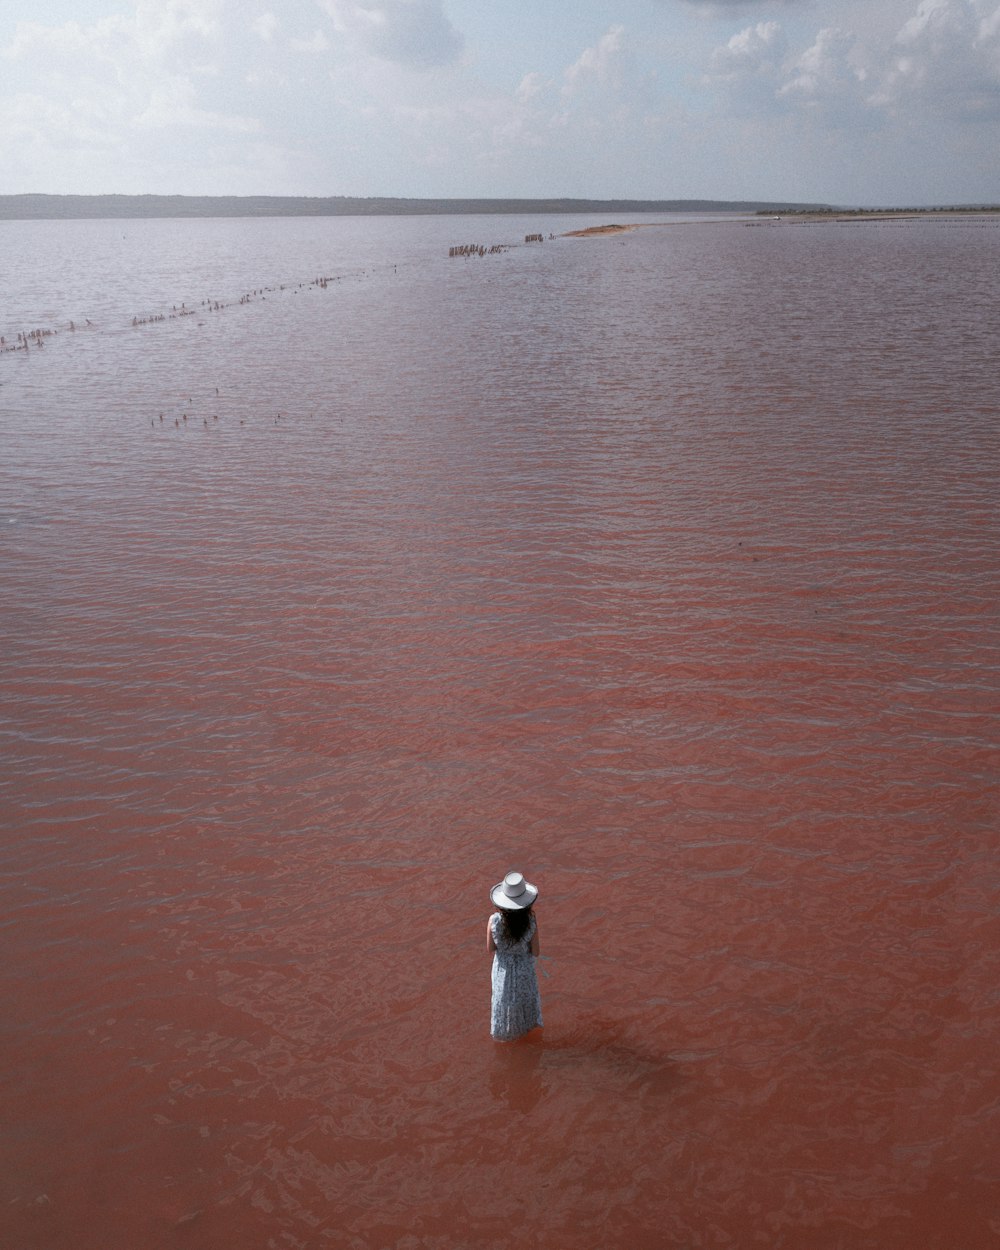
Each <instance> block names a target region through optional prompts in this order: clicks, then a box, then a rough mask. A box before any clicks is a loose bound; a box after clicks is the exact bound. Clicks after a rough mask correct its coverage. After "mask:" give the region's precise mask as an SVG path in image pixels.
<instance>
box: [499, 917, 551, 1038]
mask: <svg viewBox="0 0 1000 1250" xmlns="http://www.w3.org/2000/svg"><path fill="white" fill-rule="evenodd" d="M536 928H537V921H536V920H535V917H534V916H532V917H531V919H530V921H529V922H528V928H527V931H526V932H525V933H524V935H523V936H522V937H520V938H519V939H518V940H517V941H516V942H511V941H509V940H508V938H507V936H506V934H505V932H504V928H503V922H502V920H501V918H500V915H499V913H498V912H494V913H493V915H492V916H491V917H490V932H491V933H492V934H493V941H494V942H495V943H496V948H497V949H496V954H495V955H494V956H493V1008H492V1011H491V1012H490V1033H491V1034H492V1035H493V1037H494V1038H496V1040H497V1041H498V1042H512V1041H513V1040H514V1039H515V1038H516V1037H521V1036H522V1035H523V1034H525V1033H527V1032H528V1031H529V1029H537V1028H539V1027H540V1026H541V1023H542V997H541V995H540V994H539V992H538V978H537V976H536V975H535V957H534V955H532V953H531V939H532V938H533V937H534V935H535V929H536Z"/></svg>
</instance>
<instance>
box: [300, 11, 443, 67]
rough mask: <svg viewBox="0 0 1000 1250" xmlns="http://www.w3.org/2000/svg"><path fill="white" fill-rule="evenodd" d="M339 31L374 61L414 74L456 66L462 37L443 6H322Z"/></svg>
mask: <svg viewBox="0 0 1000 1250" xmlns="http://www.w3.org/2000/svg"><path fill="white" fill-rule="evenodd" d="M320 4H321V6H322V7H323V8H324V9H325V10H326V12H327V13H329V15H330V17H331V19H332V21H333V25H334V28H335V29H336V30H337V31H339V32H340V33H341V34H344V35H346V36H347V37H349V38H350V39H352V40H353V41H354V42H355V44H356V46H357V47H359V48H360V49H361V50H362V51H364V52H366V53H367V54H368V55H370V56H375V57H379V58H381V59H382V60H385V61H392V62H395V63H396V64H399V65H404V66H407V67H409V68H412V69H433V68H435V67H436V66H441V65H448V64H450V63H451V62H453V61H456V60H457V59H458V57H459V56H460V54H461V51H462V46H463V40H462V36H461V35H460V34H459V32H458V31H457V30H456V29H455V27H454V26H453V25H452V24H451V22H450V21H449V20H448V18H447V17H446V16H445V14H444V11H443V9H442V7H441V0H320Z"/></svg>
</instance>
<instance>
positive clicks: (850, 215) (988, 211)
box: [562, 207, 1000, 239]
mask: <svg viewBox="0 0 1000 1250" xmlns="http://www.w3.org/2000/svg"><path fill="white" fill-rule="evenodd" d="M998 215H1000V207H986V208H886V209H875V208H861V209H820V210H816V209H785V210H779V211H776V212H775V213H770V212H768V211H767V210H758V211H757V212H755V213H754V214H753V217H754V220H750V221H743V222H740V223H739V224H740V225H744V226H776V225H792V226H796V225H812V224H814V223H817V222H851V223H855V222H857V223H863V222H880V221H909V220H911V219H917V218H932V219H934V220H940V219H944V218H952V217H962V218H968V217H995V216H998ZM689 224H691V223H689V222H681V221H633V222H628V223H626V224H619V223H617V222H611V223H610V224H608V225H606V226H587V227H586V228H585V229H583V230H567V231H566V233H565V234H564V235H563V236H562V237H563V238H564V239H592V238H601V237H603V236H607V235H613V234H625V233H627V232H628V231H630V230H645V229H649V228H650V227H652V226H684V225H689ZM699 224H700V225H705V224H706V223H705V222H700V223H699ZM722 224H731V223H722Z"/></svg>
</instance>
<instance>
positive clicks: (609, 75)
mask: <svg viewBox="0 0 1000 1250" xmlns="http://www.w3.org/2000/svg"><path fill="white" fill-rule="evenodd" d="M628 61H629V55H628V51H627V48H626V41H625V27H624V26H612V27H611V28H610V29H609V30H608V31H606V32H605V33H604V34H603V35H602V36H601V37H600V39H598V41H597V43H596V44H594V46H593V47H592V48H586V49H584V51H583V52H582V53H581V54H580V56H579V57H578V58H577V60H576V61H574V62H573V64H572V65H570V66H569V68H568V69H567V70H566V71H565V73H564V75H563V77H564V87H563V90H564V92H566V93H567V94H571V93H573V92H575V91H579V90H580V89H581V88H583V87H586V86H587V85H588V84H594V83H596V84H598V85H600V86H602V87H612V88H619V87H621V86H622V85H623V83H624V82H625V81H626V74H627V66H628Z"/></svg>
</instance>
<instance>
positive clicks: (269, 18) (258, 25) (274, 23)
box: [250, 12, 278, 43]
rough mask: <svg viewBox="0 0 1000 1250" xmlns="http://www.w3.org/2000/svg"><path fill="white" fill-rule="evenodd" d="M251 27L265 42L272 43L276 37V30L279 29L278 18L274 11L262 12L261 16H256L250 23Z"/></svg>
mask: <svg viewBox="0 0 1000 1250" xmlns="http://www.w3.org/2000/svg"><path fill="white" fill-rule="evenodd" d="M250 29H251V30H252V31H253V33H254V34H255V35H259V36H260V37H261V39H263V40H264V42H265V43H270V41H271V39H273V38H274V32H275V31H276V30H277V29H278V19H277V18H276V17H275V16H274V14H273V13H270V12H268V13H261V15H260V17H257V18H255V19H254V20H253V21H252V22H251V23H250Z"/></svg>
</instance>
